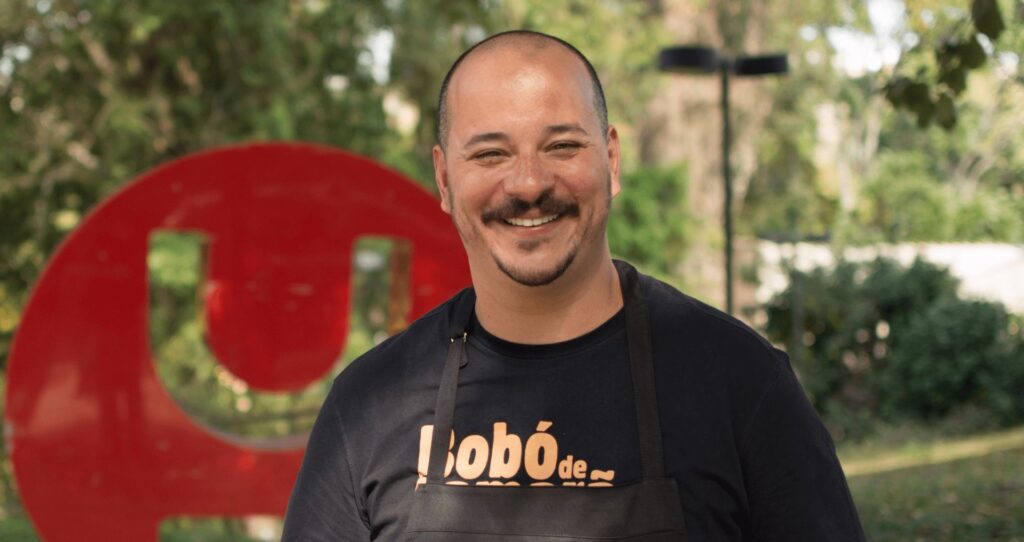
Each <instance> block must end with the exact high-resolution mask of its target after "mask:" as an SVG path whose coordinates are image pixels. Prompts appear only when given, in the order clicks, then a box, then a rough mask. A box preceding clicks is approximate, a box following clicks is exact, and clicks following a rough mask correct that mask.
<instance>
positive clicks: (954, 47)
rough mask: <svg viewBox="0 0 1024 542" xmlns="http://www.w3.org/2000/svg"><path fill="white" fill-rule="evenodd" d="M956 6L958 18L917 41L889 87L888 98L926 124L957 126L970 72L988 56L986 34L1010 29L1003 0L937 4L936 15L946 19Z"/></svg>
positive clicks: (988, 37) (988, 36) (995, 34)
mask: <svg viewBox="0 0 1024 542" xmlns="http://www.w3.org/2000/svg"><path fill="white" fill-rule="evenodd" d="M950 12H953V13H955V15H954V16H952V17H950V19H952V20H943V21H942V24H941V28H939V29H936V31H934V32H933V33H931V35H926V36H925V39H928V38H931V39H932V40H934V41H933V42H925V43H919V44H918V45H917V46H916V47H914V48H913V49H912V50H911V51H910V53H909V54H908V55H907V56H906V58H904V59H902V60H901V64H902V66H901V69H900V70H899V71H898V72H897V73H896V74H895V75H893V76H892V78H890V79H889V81H888V82H887V83H886V84H885V88H884V92H885V97H886V99H887V100H889V102H890V103H891V104H892V105H893V106H894V107H896V108H900V109H906V110H908V111H910V112H912V113H913V114H914V115H915V116H916V117H917V123H918V125H919V126H920V127H922V128H924V127H927V126H928V125H929V124H931V123H932V122H935V123H937V124H938V125H939V126H941V127H943V128H945V129H947V130H949V129H952V128H953V127H954V126H956V123H957V104H956V100H957V99H958V97H959V96H960V95H961V94H963V92H964V90H965V89H966V88H967V76H968V74H969V72H971V71H972V70H977V69H979V68H981V67H982V66H984V65H985V63H986V62H987V61H988V55H987V54H986V52H985V49H984V47H983V46H982V44H981V40H982V39H986V40H987V41H988V42H989V43H995V42H997V41H998V40H999V37H1000V35H1001V34H1002V33H1003V31H1004V30H1006V24H1005V23H1004V22H1003V16H1002V12H1001V10H1000V6H999V2H998V1H997V0H972V2H971V8H970V13H967V12H962V11H959V10H956V9H952V10H943V11H940V10H936V12H930V13H931V15H930V17H932V18H943V19H944V18H946V17H948V14H949V13H950ZM912 15H917V14H912ZM982 36H983V37H982ZM928 52H931V53H932V55H933V58H929V57H927V53H928Z"/></svg>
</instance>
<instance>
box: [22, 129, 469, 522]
mask: <svg viewBox="0 0 1024 542" xmlns="http://www.w3.org/2000/svg"><path fill="white" fill-rule="evenodd" d="M156 230H178V231H192V232H201V233H203V234H205V235H206V236H207V238H208V239H209V240H210V244H209V250H210V252H209V263H208V270H207V277H206V284H205V290H204V291H205V295H206V321H207V337H208V340H209V343H210V346H211V348H212V350H213V352H214V354H215V355H216V356H217V358H218V360H219V361H220V362H221V363H223V364H224V365H225V366H226V367H227V368H228V369H229V370H230V371H231V372H232V373H233V374H234V375H235V376H237V377H239V378H241V379H242V380H244V381H245V382H247V383H248V384H249V385H250V386H252V387H254V388H257V389H262V390H273V391H286V390H295V389H298V388H301V387H303V386H305V385H307V384H309V383H311V382H314V381H316V380H317V379H319V378H322V377H323V376H324V375H325V374H327V373H328V372H329V371H330V369H331V368H332V367H333V365H334V363H335V362H336V360H337V359H338V356H339V354H340V352H341V351H342V348H343V347H344V344H345V335H346V332H347V330H348V311H349V297H350V294H349V291H350V279H349V277H350V274H351V258H352V244H353V241H354V239H355V238H356V237H359V236H362V235H373V236H385V237H394V238H401V239H405V240H407V241H408V242H409V243H411V245H412V254H411V270H410V277H409V278H410V282H409V285H410V292H409V299H410V302H411V303H410V304H411V307H410V310H409V314H408V315H407V321H411V320H412V319H414V318H415V317H417V316H419V315H420V314H422V313H424V312H426V311H427V310H428V309H430V308H431V307H433V306H435V305H437V304H439V303H441V302H442V301H443V300H445V299H446V298H447V297H448V296H450V295H451V294H453V293H454V292H456V291H457V290H458V289H460V288H462V287H463V286H465V285H467V284H468V283H469V269H468V266H467V263H466V260H465V256H464V253H463V251H462V245H461V243H460V241H459V238H458V236H457V235H456V233H455V229H454V228H453V227H452V225H451V222H450V220H449V218H448V217H447V215H445V214H443V213H442V212H441V210H440V208H439V206H438V204H437V201H436V200H435V199H434V198H433V197H432V196H431V195H429V194H428V193H427V192H425V191H424V190H422V189H420V188H419V187H417V186H416V185H414V184H413V183H411V182H409V181H408V180H406V179H404V178H403V177H402V176H400V175H398V174H397V173H394V172H392V171H390V170H387V169H384V168H383V167H381V166H379V165H377V164H375V163H373V162H371V161H370V160H367V159H365V158H360V157H358V156H354V155H351V154H348V153H345V152H342V151H338V150H334V149H329V148H324V147H318V146H313V145H302V144H256V145H247V146H241V147H232V148H225V149H219V150H214V151H211V152H205V153H201V154H197V155H193V156H189V157H186V158H183V159H181V160H178V161H175V162H172V163H170V164H167V165H164V166H162V167H159V168H157V169H155V170H153V171H151V172H149V173H146V174H145V175H143V176H142V177H140V178H139V179H138V180H137V181H135V182H133V183H131V184H129V185H128V186H127V187H126V188H124V189H123V190H121V191H120V192H119V193H118V194H116V195H115V196H113V197H112V198H110V199H109V200H108V201H106V202H104V203H103V204H102V205H100V206H99V207H98V208H97V209H96V210H95V211H94V212H93V213H92V214H91V215H90V216H89V217H88V219H87V220H86V221H85V222H84V223H83V224H82V225H81V226H80V227H79V228H78V229H77V230H76V231H75V232H74V233H73V234H72V235H71V236H70V237H69V238H68V239H67V241H65V243H64V245H63V246H62V247H61V248H60V250H59V251H58V252H57V253H56V254H55V255H54V256H53V258H52V259H51V261H50V263H49V265H48V267H47V269H46V271H45V272H44V273H43V276H42V278H41V279H40V280H39V282H38V284H37V285H36V288H35V291H34V293H33V295H32V298H31V301H30V303H29V305H28V307H27V308H26V309H25V312H24V315H23V319H22V321H21V324H20V327H19V329H18V333H17V335H16V337H15V342H14V345H13V349H12V352H11V356H10V360H9V361H10V363H9V367H8V369H7V374H8V383H7V404H6V430H7V431H6V437H7V439H8V445H9V448H8V449H9V450H11V451H12V454H11V455H12V459H13V462H14V468H15V474H16V477H17V481H18V486H19V490H20V493H21V497H22V499H23V502H24V505H25V507H26V509H27V510H28V512H29V514H30V516H31V517H32V520H33V522H34V523H35V525H36V527H37V529H38V531H39V534H40V535H41V536H42V537H43V538H44V539H46V540H54V541H58V542H59V541H61V540H145V539H150V540H153V539H156V537H157V531H158V526H159V523H160V521H161V520H163V519H165V518H168V517H174V516H241V515H250V514H276V515H281V514H283V513H284V510H285V506H286V504H287V500H288V495H289V491H290V489H291V485H292V483H293V482H294V479H295V474H296V472H297V470H298V467H299V463H300V461H301V459H302V452H303V446H304V444H305V438H306V436H305V435H296V436H294V437H290V438H288V439H281V440H279V441H277V442H272V443H261V444H256V443H251V442H246V440H245V439H244V438H241V437H238V436H232V435H225V434H220V433H216V432H213V431H212V430H210V429H208V428H205V427H201V426H199V425H197V424H196V423H195V422H194V421H193V420H192V419H191V418H190V417H189V416H188V415H187V414H186V413H185V412H183V411H182V409H181V408H180V407H179V406H178V404H177V403H176V402H175V401H174V399H173V398H172V397H171V396H170V395H169V394H168V391H167V390H166V389H165V388H164V386H163V384H162V383H161V382H160V380H159V378H158V377H157V374H156V371H155V369H154V366H153V359H152V353H151V352H150V347H149V344H148V343H149V331H148V322H147V312H148V309H147V276H146V275H147V271H146V255H147V251H148V239H149V236H150V234H151V233H152V232H154V231H156Z"/></svg>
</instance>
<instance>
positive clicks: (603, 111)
mask: <svg viewBox="0 0 1024 542" xmlns="http://www.w3.org/2000/svg"><path fill="white" fill-rule="evenodd" d="M516 39H521V40H525V41H528V42H530V43H532V44H534V45H537V46H544V45H547V44H548V43H555V44H556V45H561V46H562V47H563V48H565V49H566V50H568V51H569V52H570V53H572V54H573V55H574V56H575V57H576V58H578V59H580V61H582V62H583V65H584V66H586V68H587V73H588V74H590V83H591V87H592V90H593V102H594V103H593V105H594V111H595V112H596V113H597V121H598V124H600V126H601V133H602V135H603V137H605V138H607V137H608V105H607V103H606V102H605V99H604V88H602V87H601V80H600V79H599V78H598V77H597V71H596V70H594V66H593V65H592V64H591V63H590V61H589V60H587V57H586V56H584V55H583V53H581V52H580V51H579V49H577V48H575V47H573V46H572V44H570V43H569V42H567V41H565V40H563V39H560V38H556V37H555V36H551V35H548V34H544V33H543V32H535V31H533V30H509V31H506V32H501V33H498V34H495V35H493V36H491V37H489V38H487V39H485V40H483V41H481V42H479V43H477V44H476V45H474V46H472V47H470V48H469V49H466V51H465V52H463V53H462V54H461V55H459V58H458V59H456V60H455V63H454V64H452V67H451V68H449V69H448V73H447V74H446V75H445V76H444V81H443V82H442V83H441V91H440V92H439V93H438V98H437V117H436V118H435V121H436V124H435V125H436V127H437V131H436V134H435V135H436V136H437V143H438V145H440V146H441V149H442V150H445V151H447V148H448V146H447V145H448V130H449V122H448V115H449V111H448V85H449V84H450V83H451V80H452V78H453V77H454V76H455V72H456V70H458V68H459V65H460V64H462V61H463V60H465V59H466V58H467V57H469V55H471V54H472V53H473V52H474V51H476V50H477V49H487V48H490V47H493V46H497V45H499V44H500V43H501V42H502V41H507V40H516Z"/></svg>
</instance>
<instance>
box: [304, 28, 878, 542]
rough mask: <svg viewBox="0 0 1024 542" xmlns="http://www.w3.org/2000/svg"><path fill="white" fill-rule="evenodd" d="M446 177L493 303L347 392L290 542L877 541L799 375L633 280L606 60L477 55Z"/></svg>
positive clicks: (464, 63)
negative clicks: (611, 228)
mask: <svg viewBox="0 0 1024 542" xmlns="http://www.w3.org/2000/svg"><path fill="white" fill-rule="evenodd" d="M433 159H434V172H435V178H436V181H437V186H438V190H439V192H440V194H441V207H442V209H443V210H444V211H445V212H447V213H448V214H450V215H451V216H452V220H453V222H454V224H455V227H456V228H457V229H458V232H459V235H460V236H461V238H462V241H463V244H464V245H465V248H466V254H467V257H468V259H469V264H470V270H471V273H472V278H473V287H472V288H470V289H467V290H465V291H463V292H461V293H460V294H458V295H457V296H455V297H454V298H452V299H451V300H450V301H448V302H447V303H445V304H444V305H442V306H440V307H438V308H437V309H435V310H434V311H432V312H430V313H429V314H427V315H425V316H424V317H423V318H421V319H419V320H417V321H416V322H414V323H413V324H412V325H411V326H410V327H409V328H408V329H407V330H406V331H404V332H403V333H400V334H398V335H396V336H394V337H392V338H391V339H389V340H388V341H385V342H384V343H383V344H381V345H380V346H378V347H377V348H375V349H373V350H371V351H370V352H368V353H367V354H365V355H364V356H362V357H361V358H360V359H359V360H357V361H355V362H353V364H352V365H351V366H350V367H349V368H347V369H346V370H345V371H344V372H343V373H342V374H341V375H340V376H339V377H338V378H337V379H336V380H335V383H334V386H333V388H332V390H331V392H330V395H329V396H328V398H327V400H326V402H325V404H324V407H323V409H322V410H321V413H320V416H319V418H318V419H317V422H316V425H315V427H314V429H313V432H312V434H311V436H310V441H309V447H308V449H307V452H306V458H305V460H304V462H303V466H302V470H301V472H300V474H299V478H298V480H297V482H296V486H295V489H294V491H293V494H292V500H291V503H290V504H289V509H288V515H287V518H286V521H285V535H284V538H285V539H286V540H360V541H363V540H402V539H407V540H617V539H629V540H665V541H667V540H691V541H701V540H716V541H717V540H862V539H863V534H862V532H861V528H860V525H859V522H858V520H857V515H856V511H855V509H854V506H853V503H852V501H851V499H850V495H849V491H848V490H847V487H846V481H845V478H844V477H843V473H842V470H841V469H840V467H839V463H838V461H837V460H836V456H835V451H834V448H833V446H832V442H831V440H830V438H829V435H828V433H827V432H826V431H825V429H824V427H823V426H822V424H821V422H820V421H819V420H818V418H817V415H816V414H815V413H814V411H813V409H812V408H811V407H810V405H809V403H808V402H807V400H806V398H805V397H804V395H803V391H802V389H801V388H800V385H799V384H798V383H797V381H796V378H795V377H794V375H793V372H792V370H791V369H790V367H789V364H788V360H787V359H786V356H785V354H783V353H782V352H780V351H778V350H776V349H774V348H772V347H771V345H769V344H768V343H767V342H766V341H765V340H764V339H762V338H761V337H760V336H758V335H757V334H756V333H755V332H753V331H752V330H750V329H749V328H747V327H746V326H744V325H743V324H742V323H740V322H738V321H736V320H734V319H732V318H730V317H728V316H726V315H724V314H722V313H720V312H718V311H716V310H715V309H712V308H710V307H708V306H706V305H703V304H701V303H699V302H698V301H696V300H694V299H692V298H690V297H687V296H685V295H684V294H682V293H680V292H678V291H676V290H674V289H672V288H671V287H669V286H667V285H665V284H663V283H660V282H658V281H656V280H654V279H651V278H649V277H646V276H643V275H641V274H639V273H637V271H636V270H635V269H633V268H632V267H631V266H630V265H629V264H626V263H624V262H617V261H613V260H612V258H611V255H610V252H609V249H608V241H607V237H606V233H605V226H606V223H607V220H608V213H609V208H610V205H611V200H612V198H614V197H615V195H616V194H618V193H619V190H620V188H621V187H620V184H619V160H620V156H619V140H618V134H617V132H616V130H615V128H614V127H612V126H609V125H608V120H607V111H606V107H605V101H604V95H603V91H602V89H601V85H600V82H599V81H598V78H597V75H596V74H595V72H594V70H593V68H592V67H591V65H590V63H589V62H588V61H587V60H586V59H585V58H584V57H583V55H582V54H580V53H579V52H578V51H577V50H576V49H575V48H573V47H572V46H571V45H569V44H567V43H565V42H563V41H561V40H558V39H557V38H553V37H551V36H546V35H543V34H538V33H533V32H524V31H517V32H509V33H503V34H499V35H497V36H492V37H491V38H488V39H487V40H484V41H483V42H481V43H480V44H478V45H476V46H475V47H473V48H471V49H470V50H469V51H467V52H466V53H464V54H463V55H462V56H461V57H460V58H459V59H458V60H457V61H456V62H455V64H454V65H453V66H452V68H451V70H450V71H449V73H448V76H447V77H446V78H445V80H444V83H443V84H442V87H441V93H440V100H439V113H438V145H437V146H435V147H434V150H433ZM626 189H627V190H628V189H629V187H626Z"/></svg>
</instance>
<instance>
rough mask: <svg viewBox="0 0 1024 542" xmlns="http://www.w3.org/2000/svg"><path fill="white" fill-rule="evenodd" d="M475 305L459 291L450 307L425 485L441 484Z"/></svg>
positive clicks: (467, 292)
mask: <svg viewBox="0 0 1024 542" xmlns="http://www.w3.org/2000/svg"><path fill="white" fill-rule="evenodd" d="M475 305H476V292H474V291H473V289H472V288H467V289H466V290H463V292H462V294H461V295H460V296H458V297H457V298H456V300H455V303H454V304H453V307H452V312H451V315H450V317H449V321H448V330H449V333H448V337H449V339H450V341H449V343H448V356H447V357H446V358H445V362H444V369H442V371H441V384H440V386H439V387H438V390H437V403H436V404H435V405H434V433H433V435H432V436H431V440H430V461H429V462H428V463H427V482H428V483H435V484H441V483H444V482H443V480H444V471H445V467H446V466H447V465H446V463H447V461H446V458H447V457H448V446H449V444H450V443H451V434H452V423H453V422H454V419H455V391H456V390H457V389H458V386H459V369H461V368H462V367H465V366H466V361H467V359H466V341H467V340H468V338H469V335H468V334H467V331H466V330H467V329H469V322H470V319H471V318H472V317H473V307H474V306H475Z"/></svg>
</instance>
